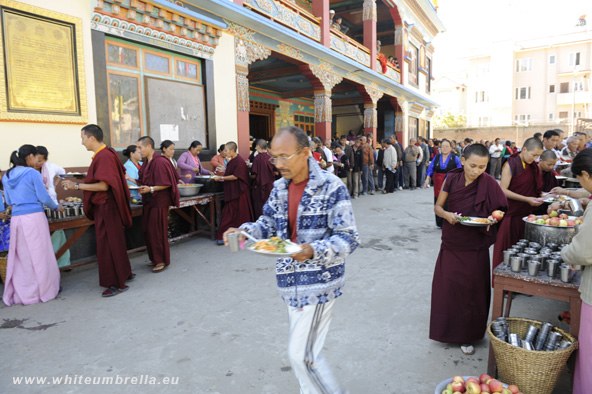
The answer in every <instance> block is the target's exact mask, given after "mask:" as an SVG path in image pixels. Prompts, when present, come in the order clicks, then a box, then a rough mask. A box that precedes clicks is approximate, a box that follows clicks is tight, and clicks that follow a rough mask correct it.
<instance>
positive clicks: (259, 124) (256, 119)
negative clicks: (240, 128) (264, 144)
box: [249, 114, 272, 141]
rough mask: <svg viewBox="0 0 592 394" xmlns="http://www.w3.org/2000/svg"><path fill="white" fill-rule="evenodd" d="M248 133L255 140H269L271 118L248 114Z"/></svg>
mask: <svg viewBox="0 0 592 394" xmlns="http://www.w3.org/2000/svg"><path fill="white" fill-rule="evenodd" d="M249 132H250V133H251V135H252V136H253V137H255V139H256V140H258V139H264V140H266V141H270V140H271V137H272V135H271V116H269V115H260V114H249Z"/></svg>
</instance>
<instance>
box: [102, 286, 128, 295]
mask: <svg viewBox="0 0 592 394" xmlns="http://www.w3.org/2000/svg"><path fill="white" fill-rule="evenodd" d="M128 289H129V286H123V287H122V288H119V289H118V288H117V287H115V286H110V287H109V288H108V289H107V290H105V291H104V292H103V293H102V294H101V295H102V296H103V297H113V296H116V295H117V294H119V293H123V292H124V291H127V290H128Z"/></svg>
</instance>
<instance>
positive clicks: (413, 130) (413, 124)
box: [409, 116, 419, 138]
mask: <svg viewBox="0 0 592 394" xmlns="http://www.w3.org/2000/svg"><path fill="white" fill-rule="evenodd" d="M418 132H419V119H418V118H414V117H413V116H410V117H409V138H417V137H418Z"/></svg>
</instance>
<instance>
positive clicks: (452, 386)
mask: <svg viewBox="0 0 592 394" xmlns="http://www.w3.org/2000/svg"><path fill="white" fill-rule="evenodd" d="M463 393H464V394H522V393H521V391H520V389H519V388H518V386H516V385H513V384H512V385H507V384H505V383H502V382H500V381H499V380H497V379H494V378H492V377H491V376H489V375H488V374H486V373H483V374H481V375H480V376H479V377H476V376H455V377H453V378H451V379H446V380H444V381H442V382H440V384H439V385H438V387H437V388H436V391H435V392H434V394H463Z"/></svg>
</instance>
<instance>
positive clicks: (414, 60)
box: [409, 44, 419, 86]
mask: <svg viewBox="0 0 592 394" xmlns="http://www.w3.org/2000/svg"><path fill="white" fill-rule="evenodd" d="M409 55H410V58H411V60H410V62H409V83H411V84H412V85H414V86H417V69H418V62H419V49H417V47H416V46H415V45H413V44H409Z"/></svg>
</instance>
